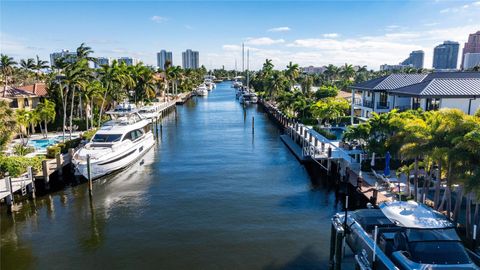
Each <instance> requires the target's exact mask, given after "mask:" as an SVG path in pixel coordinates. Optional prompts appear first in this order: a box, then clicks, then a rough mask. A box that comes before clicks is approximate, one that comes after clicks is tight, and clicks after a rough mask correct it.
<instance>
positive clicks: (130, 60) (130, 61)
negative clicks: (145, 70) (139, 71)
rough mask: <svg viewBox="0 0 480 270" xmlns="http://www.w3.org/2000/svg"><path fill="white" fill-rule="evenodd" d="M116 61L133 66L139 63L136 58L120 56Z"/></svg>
mask: <svg viewBox="0 0 480 270" xmlns="http://www.w3.org/2000/svg"><path fill="white" fill-rule="evenodd" d="M118 63H119V64H121V63H125V64H126V65H127V66H135V65H136V64H138V63H139V61H138V59H136V58H132V57H120V58H118Z"/></svg>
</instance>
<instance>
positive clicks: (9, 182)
mask: <svg viewBox="0 0 480 270" xmlns="http://www.w3.org/2000/svg"><path fill="white" fill-rule="evenodd" d="M5 186H6V188H7V189H8V193H9V194H8V196H7V197H5V203H6V204H7V212H9V213H11V212H12V208H13V203H14V197H13V192H12V190H13V187H12V178H11V177H10V174H9V173H8V172H6V173H5Z"/></svg>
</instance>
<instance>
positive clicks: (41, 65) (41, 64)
mask: <svg viewBox="0 0 480 270" xmlns="http://www.w3.org/2000/svg"><path fill="white" fill-rule="evenodd" d="M46 68H49V65H48V61H44V60H41V59H40V57H38V55H37V58H36V61H35V66H34V67H33V69H34V70H35V78H36V80H37V81H39V78H40V75H41V72H42V69H46Z"/></svg>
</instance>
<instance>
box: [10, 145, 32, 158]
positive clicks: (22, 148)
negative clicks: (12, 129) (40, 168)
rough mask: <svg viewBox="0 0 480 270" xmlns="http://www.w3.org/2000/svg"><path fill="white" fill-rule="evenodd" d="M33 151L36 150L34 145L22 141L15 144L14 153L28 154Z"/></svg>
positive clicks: (19, 154)
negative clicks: (24, 143)
mask: <svg viewBox="0 0 480 270" xmlns="http://www.w3.org/2000/svg"><path fill="white" fill-rule="evenodd" d="M33 152H35V148H34V147H33V146H28V145H23V144H21V143H20V144H16V145H14V146H13V153H14V154H15V155H17V156H25V155H26V154H30V153H33Z"/></svg>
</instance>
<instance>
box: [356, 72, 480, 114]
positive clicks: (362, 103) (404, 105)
mask: <svg viewBox="0 0 480 270" xmlns="http://www.w3.org/2000/svg"><path fill="white" fill-rule="evenodd" d="M350 88H351V89H352V96H355V97H356V98H354V99H352V116H354V115H355V116H358V117H362V118H369V117H370V116H371V114H372V113H373V112H376V113H385V112H389V111H391V110H393V109H398V110H400V111H404V110H409V109H418V108H421V109H422V110H424V111H429V110H437V109H441V108H457V109H460V110H462V111H463V112H465V113H467V114H474V113H475V111H476V110H478V109H479V108H480V72H434V73H429V74H391V75H388V76H383V77H380V78H375V79H372V80H369V81H365V82H362V83H358V84H355V85H352V86H351V87H350Z"/></svg>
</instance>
